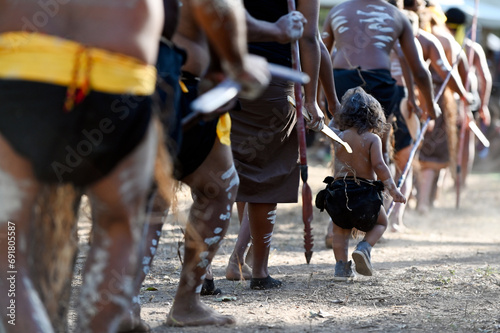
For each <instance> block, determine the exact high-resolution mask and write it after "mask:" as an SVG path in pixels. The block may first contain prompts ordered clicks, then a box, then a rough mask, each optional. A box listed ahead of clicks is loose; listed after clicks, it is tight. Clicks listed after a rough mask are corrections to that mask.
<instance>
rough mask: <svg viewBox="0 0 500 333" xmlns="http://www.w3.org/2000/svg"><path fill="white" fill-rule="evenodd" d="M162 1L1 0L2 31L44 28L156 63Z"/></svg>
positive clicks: (80, 41) (40, 29) (53, 32)
mask: <svg viewBox="0 0 500 333" xmlns="http://www.w3.org/2000/svg"><path fill="white" fill-rule="evenodd" d="M162 24H163V5H162V1H160V0H99V1H97V0H72V1H46V2H42V1H35V0H25V1H11V0H0V33H3V32H9V31H26V32H40V33H44V34H49V35H53V36H58V37H61V38H65V39H70V40H73V41H76V42H79V43H81V44H82V45H86V46H92V47H97V48H101V49H105V50H108V51H112V52H117V53H121V54H124V55H128V56H131V57H135V58H137V59H138V60H141V61H144V62H145V63H148V64H154V63H155V61H156V56H157V52H158V49H157V47H158V46H157V45H158V42H157V41H158V38H159V36H160V33H161V29H162Z"/></svg>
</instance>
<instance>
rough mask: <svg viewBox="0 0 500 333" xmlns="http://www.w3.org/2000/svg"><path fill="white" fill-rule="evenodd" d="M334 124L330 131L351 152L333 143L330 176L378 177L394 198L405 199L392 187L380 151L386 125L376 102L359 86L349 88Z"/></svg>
mask: <svg viewBox="0 0 500 333" xmlns="http://www.w3.org/2000/svg"><path fill="white" fill-rule="evenodd" d="M335 125H336V127H338V128H334V130H335V131H336V132H337V134H338V135H339V136H340V138H341V139H342V140H344V141H346V142H347V143H348V144H349V145H350V146H351V148H352V150H353V153H352V154H350V153H348V152H347V151H346V150H345V149H344V148H343V147H342V146H340V145H338V144H335V162H334V165H335V174H334V178H336V179H337V178H344V177H359V178H364V179H367V180H376V179H377V178H378V179H379V180H382V181H383V182H384V185H385V187H386V189H387V190H388V191H389V193H390V195H391V196H392V197H393V199H394V201H396V202H406V199H405V197H404V196H403V195H402V194H401V192H400V191H399V190H398V189H397V188H396V185H395V183H394V181H393V179H392V176H391V173H390V170H389V167H388V166H387V164H386V163H385V161H384V157H383V154H382V140H381V137H380V135H381V134H382V133H383V132H384V131H385V130H386V129H387V126H388V124H387V123H386V119H385V115H384V111H383V110H382V107H381V106H380V103H379V102H378V101H377V100H376V99H375V98H374V97H373V96H371V95H369V94H367V93H366V92H365V91H364V90H363V88H361V87H357V88H353V89H350V90H348V91H347V92H346V93H345V95H344V96H343V98H342V107H341V109H340V111H339V112H338V113H337V114H336V115H335Z"/></svg>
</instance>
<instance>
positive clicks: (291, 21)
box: [246, 11, 307, 44]
mask: <svg viewBox="0 0 500 333" xmlns="http://www.w3.org/2000/svg"><path fill="white" fill-rule="evenodd" d="M246 22H247V38H248V41H249V42H278V43H282V44H285V43H290V42H292V41H296V40H297V39H299V38H300V37H302V34H303V33H304V24H306V23H307V20H306V18H305V17H304V15H302V13H300V12H298V11H293V12H290V13H288V14H287V15H283V16H282V17H280V18H279V19H278V20H277V21H276V22H267V21H263V20H258V19H256V18H254V17H253V16H252V15H250V14H249V13H248V12H246Z"/></svg>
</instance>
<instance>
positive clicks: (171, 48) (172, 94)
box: [156, 39, 186, 156]
mask: <svg viewBox="0 0 500 333" xmlns="http://www.w3.org/2000/svg"><path fill="white" fill-rule="evenodd" d="M185 59H186V52H184V50H181V49H179V48H178V47H176V46H175V45H174V44H173V43H171V42H170V41H168V40H165V39H162V40H161V41H160V46H159V50H158V60H157V62H156V70H157V72H158V80H157V85H156V94H157V96H158V99H159V105H160V120H161V122H162V123H163V127H164V128H165V131H166V135H165V137H166V140H165V141H166V142H165V144H166V145H167V147H168V150H169V152H170V155H171V156H176V155H177V154H178V152H179V146H180V145H181V142H182V126H181V116H180V100H181V94H182V91H181V87H180V85H179V79H180V77H181V67H182V65H183V63H184V61H185Z"/></svg>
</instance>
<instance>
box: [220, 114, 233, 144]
mask: <svg viewBox="0 0 500 333" xmlns="http://www.w3.org/2000/svg"><path fill="white" fill-rule="evenodd" d="M217 137H218V138H219V140H220V142H221V143H222V144H223V145H226V146H230V145H231V117H230V116H229V112H226V113H224V114H223V115H222V116H220V117H219V121H218V122H217Z"/></svg>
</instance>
